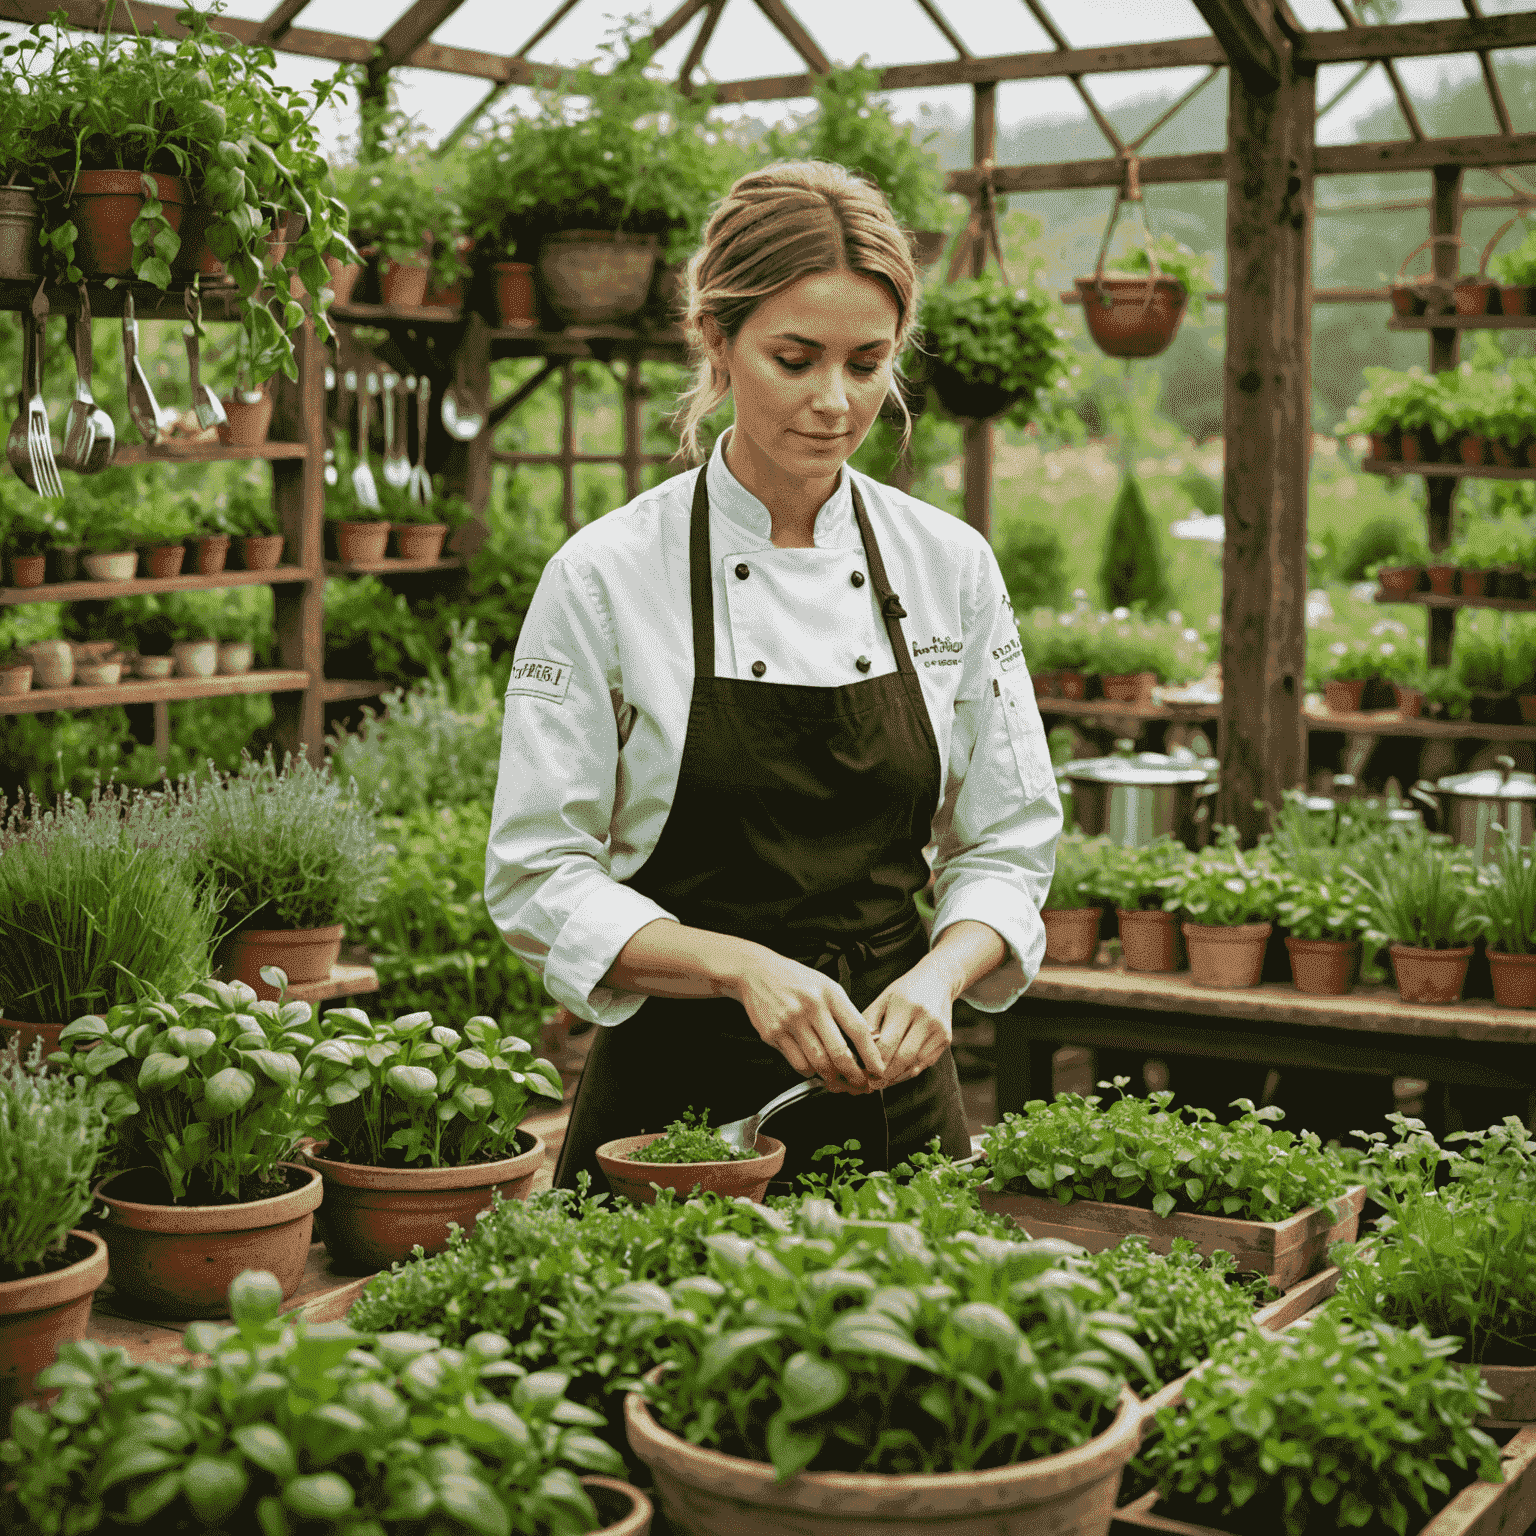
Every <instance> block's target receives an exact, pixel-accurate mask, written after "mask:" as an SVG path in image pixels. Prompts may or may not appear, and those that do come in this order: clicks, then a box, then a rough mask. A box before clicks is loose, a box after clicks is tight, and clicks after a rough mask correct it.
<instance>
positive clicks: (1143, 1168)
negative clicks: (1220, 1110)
mask: <svg viewBox="0 0 1536 1536" xmlns="http://www.w3.org/2000/svg"><path fill="white" fill-rule="evenodd" d="M1125 1081H1126V1079H1124V1078H1119V1079H1117V1080H1116V1083H1115V1086H1116V1087H1120V1086H1121V1084H1123V1083H1124V1082H1125ZM1103 1086H1107V1085H1103ZM1233 1104H1234V1106H1235V1107H1237V1108H1240V1109H1241V1110H1242V1111H1243V1113H1242V1115H1241V1116H1240V1117H1239V1118H1238V1119H1236V1120H1234V1121H1233V1122H1232V1123H1231V1124H1230V1125H1220V1124H1218V1123H1217V1121H1216V1117H1215V1114H1214V1113H1213V1112H1212V1111H1211V1110H1208V1109H1200V1108H1198V1107H1196V1106H1193V1105H1181V1106H1179V1107H1178V1108H1176V1109H1175V1108H1173V1107H1172V1105H1173V1095H1172V1094H1171V1093H1154V1094H1150V1095H1148V1097H1146V1098H1144V1099H1140V1098H1133V1097H1131V1096H1129V1095H1127V1094H1125V1093H1124V1092H1123V1090H1122V1093H1121V1097H1120V1098H1118V1099H1116V1100H1115V1102H1114V1103H1112V1104H1110V1105H1109V1106H1108V1108H1105V1107H1103V1100H1102V1099H1100V1098H1099V1097H1097V1096H1096V1095H1095V1096H1092V1097H1088V1098H1084V1097H1082V1096H1081V1095H1079V1094H1075V1093H1062V1094H1058V1095H1057V1096H1056V1099H1055V1101H1054V1102H1053V1103H1050V1104H1047V1103H1046V1102H1045V1101H1044V1100H1043V1099H1034V1100H1032V1101H1031V1102H1030V1103H1028V1104H1026V1105H1025V1106H1024V1109H1023V1111H1022V1113H1019V1114H1007V1115H1004V1116H1003V1120H1002V1123H1001V1124H1000V1125H994V1126H992V1127H990V1128H989V1129H988V1130H987V1132H986V1134H985V1139H984V1146H985V1150H986V1154H987V1161H988V1164H989V1165H990V1167H991V1170H992V1188H994V1189H1007V1188H1017V1189H1019V1190H1020V1191H1022V1192H1023V1193H1025V1194H1038V1195H1040V1196H1042V1197H1043V1198H1045V1199H1050V1200H1058V1201H1060V1202H1061V1204H1063V1205H1067V1204H1069V1203H1070V1202H1071V1201H1073V1200H1108V1201H1114V1202H1118V1203H1120V1204H1133V1205H1141V1206H1146V1207H1150V1208H1151V1209H1152V1210H1154V1211H1155V1212H1156V1213H1157V1214H1158V1215H1159V1216H1171V1215H1172V1214H1173V1213H1174V1212H1175V1211H1180V1210H1182V1211H1195V1212H1200V1213H1203V1214H1205V1215H1209V1216H1236V1217H1238V1218H1239V1219H1240V1220H1243V1221H1284V1220H1286V1219H1287V1218H1288V1217H1291V1216H1294V1215H1295V1214H1296V1213H1297V1211H1300V1210H1303V1209H1305V1208H1306V1207H1308V1206H1316V1205H1326V1204H1327V1203H1328V1202H1329V1201H1331V1200H1335V1199H1337V1198H1338V1197H1339V1196H1340V1195H1342V1194H1343V1193H1344V1191H1345V1190H1346V1189H1347V1188H1348V1185H1349V1181H1348V1179H1347V1178H1346V1176H1345V1170H1344V1165H1343V1163H1342V1162H1341V1161H1340V1159H1339V1156H1338V1153H1337V1152H1336V1151H1335V1150H1333V1149H1332V1148H1325V1147H1324V1146H1323V1145H1322V1144H1321V1143H1320V1142H1319V1141H1318V1139H1317V1136H1316V1134H1315V1133H1314V1132H1312V1131H1302V1132H1301V1133H1300V1134H1299V1135H1298V1134H1295V1133H1293V1132H1291V1131H1282V1130H1278V1129H1276V1127H1275V1125H1274V1122H1275V1121H1278V1120H1282V1119H1284V1117H1285V1112H1284V1111H1283V1110H1281V1109H1279V1108H1278V1107H1276V1106H1275V1105H1270V1106H1269V1107H1268V1108H1266V1109H1255V1108H1254V1107H1253V1104H1252V1102H1251V1101H1250V1100H1248V1099H1235V1100H1233Z"/></svg>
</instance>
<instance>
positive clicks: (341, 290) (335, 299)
mask: <svg viewBox="0 0 1536 1536" xmlns="http://www.w3.org/2000/svg"><path fill="white" fill-rule="evenodd" d="M325 269H326V271H327V272H329V273H330V274H331V280H330V282H329V283H327V284H326V286H327V287H328V288H329V289H330V290H331V302H332V304H350V303H351V302H352V290H353V289H354V288H356V287H357V280H358V278H360V277H361V276H362V275H363V269H362V267H361V266H359V265H358V263H357V262H355V261H347V262H342V261H338V260H337V259H336V257H334V256H327V257H326V258H325Z"/></svg>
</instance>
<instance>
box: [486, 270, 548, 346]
mask: <svg viewBox="0 0 1536 1536" xmlns="http://www.w3.org/2000/svg"><path fill="white" fill-rule="evenodd" d="M491 273H492V276H493V277H494V279H495V283H496V321H497V324H499V325H501V326H503V327H506V328H508V329H511V330H519V331H531V330H533V329H534V327H535V326H537V324H538V312H537V310H536V309H535V307H534V302H533V267H532V266H531V265H530V264H529V263H528V262H525V261H495V262H492V263H491Z"/></svg>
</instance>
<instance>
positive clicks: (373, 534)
mask: <svg viewBox="0 0 1536 1536" xmlns="http://www.w3.org/2000/svg"><path fill="white" fill-rule="evenodd" d="M389 529H390V525H389V524H388V523H383V522H366V523H337V524H336V553H337V554H338V555H339V556H340V557H341V559H342V560H344V561H345V562H346V563H347V564H349V565H350V564H354V563H356V564H360V565H373V564H374V563H375V562H377V561H379V560H382V559H383V558H384V551H385V549H386V548H387V547H388V545H389Z"/></svg>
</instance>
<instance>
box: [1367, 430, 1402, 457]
mask: <svg viewBox="0 0 1536 1536" xmlns="http://www.w3.org/2000/svg"><path fill="white" fill-rule="evenodd" d="M1370 438H1371V454H1370V456H1371V457H1372V458H1373V459H1378V460H1380V461H1381V462H1382V463H1384V464H1395V463H1396V462H1397V461H1398V460H1399V459H1400V458H1401V457H1402V447H1401V443H1400V440H1399V439H1398V437H1397V435H1396V434H1395V433H1392V432H1372V433H1371V434H1370Z"/></svg>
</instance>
